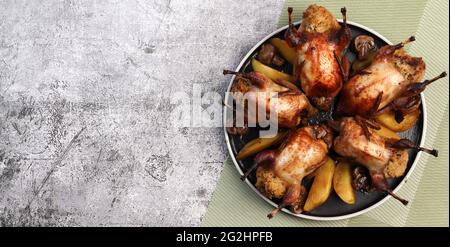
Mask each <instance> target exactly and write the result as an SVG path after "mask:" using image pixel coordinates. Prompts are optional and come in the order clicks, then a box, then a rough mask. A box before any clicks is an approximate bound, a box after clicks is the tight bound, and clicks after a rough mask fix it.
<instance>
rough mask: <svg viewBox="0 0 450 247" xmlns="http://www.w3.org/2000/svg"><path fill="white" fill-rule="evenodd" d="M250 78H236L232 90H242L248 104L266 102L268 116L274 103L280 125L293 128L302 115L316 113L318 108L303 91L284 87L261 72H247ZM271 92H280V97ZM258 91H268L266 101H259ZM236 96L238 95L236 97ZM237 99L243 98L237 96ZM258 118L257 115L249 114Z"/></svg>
mask: <svg viewBox="0 0 450 247" xmlns="http://www.w3.org/2000/svg"><path fill="white" fill-rule="evenodd" d="M247 77H248V78H249V79H245V78H239V77H237V79H236V80H235V82H234V84H233V87H232V92H241V93H243V95H242V96H243V97H244V98H245V100H247V104H248V105H250V104H253V105H254V106H258V104H264V105H265V107H266V116H269V113H270V104H271V103H272V110H275V112H276V113H277V117H278V126H280V127H285V128H291V127H295V126H297V125H298V124H300V121H301V119H302V117H306V116H311V115H314V114H315V113H316V109H314V107H312V106H311V104H310V103H309V100H308V98H307V97H306V95H305V94H303V93H302V92H301V91H293V90H290V89H288V88H286V87H283V86H281V85H279V84H277V83H275V82H274V81H272V80H271V79H270V78H268V77H267V76H265V75H264V74H262V73H259V72H255V71H254V72H250V73H249V74H247ZM270 92H273V93H278V97H276V98H272V97H270V94H269V93H270ZM258 93H267V98H266V99H265V101H264V102H260V101H261V100H259V101H258ZM235 98H236V97H235ZM236 100H237V101H240V100H242V99H239V98H236ZM248 114H250V115H257V114H256V113H252V112H250V111H249V112H248ZM249 117H254V118H256V119H258V118H257V116H249Z"/></svg>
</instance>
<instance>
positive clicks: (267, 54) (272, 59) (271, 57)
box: [257, 44, 285, 66]
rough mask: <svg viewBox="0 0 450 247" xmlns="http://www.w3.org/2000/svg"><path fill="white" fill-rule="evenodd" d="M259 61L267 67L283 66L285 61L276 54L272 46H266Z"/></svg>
mask: <svg viewBox="0 0 450 247" xmlns="http://www.w3.org/2000/svg"><path fill="white" fill-rule="evenodd" d="M257 59H258V60H259V61H260V62H261V63H263V64H265V65H269V66H270V65H272V64H273V65H275V66H282V65H283V64H284V62H285V61H284V59H283V58H281V57H279V56H278V55H277V54H276V49H275V47H274V46H273V45H271V44H264V45H262V46H261V50H259V53H258V57H257Z"/></svg>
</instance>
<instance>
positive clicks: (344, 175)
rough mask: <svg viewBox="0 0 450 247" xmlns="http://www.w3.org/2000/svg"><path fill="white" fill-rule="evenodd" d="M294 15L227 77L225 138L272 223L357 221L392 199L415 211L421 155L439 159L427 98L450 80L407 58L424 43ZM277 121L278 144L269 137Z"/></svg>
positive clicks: (318, 15)
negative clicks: (289, 219)
mask: <svg viewBox="0 0 450 247" xmlns="http://www.w3.org/2000/svg"><path fill="white" fill-rule="evenodd" d="M293 11H294V10H293V9H292V8H288V14H289V25H288V26H286V27H284V28H281V29H279V30H277V31H275V32H274V33H272V34H270V35H269V36H267V37H266V38H265V39H263V40H262V41H261V42H260V43H258V44H257V45H256V46H255V47H254V48H253V49H252V50H251V51H250V52H249V53H248V54H247V56H246V57H245V58H244V59H243V60H242V62H241V64H240V65H239V66H238V68H237V69H236V70H224V74H225V75H231V76H232V78H231V82H230V86H229V88H228V91H229V92H230V93H231V94H230V95H229V96H227V99H226V101H225V110H226V111H230V112H231V113H232V114H225V119H224V122H225V123H227V126H226V127H225V130H226V134H225V135H226V141H227V145H228V148H229V151H230V154H231V156H232V160H233V162H234V163H235V165H236V167H237V169H238V170H239V172H240V173H241V175H242V176H241V179H242V180H244V181H246V183H247V184H249V185H250V186H251V187H252V188H253V189H254V190H255V192H256V193H258V194H259V195H260V196H261V197H262V198H264V200H266V201H267V202H269V203H270V204H272V205H273V206H274V209H273V211H272V212H270V213H269V214H268V217H269V218H272V217H274V216H275V215H276V214H277V213H278V212H279V211H281V210H282V211H285V212H287V213H290V214H293V215H296V216H299V217H302V218H308V219H317V220H330V219H331V220H333V219H342V218H348V217H352V216H355V215H358V214H361V213H364V212H367V211H368V210H370V209H372V208H374V207H376V206H378V205H380V204H382V203H383V202H384V201H386V200H387V199H388V198H389V197H393V198H395V199H396V200H398V201H399V202H401V204H404V205H407V204H408V198H402V197H400V196H399V195H398V194H397V191H398V189H399V188H400V186H401V184H403V183H404V182H405V181H406V179H407V177H408V176H409V175H410V174H411V172H413V170H414V166H415V163H416V162H417V160H418V157H419V155H420V153H422V152H424V153H427V154H429V155H433V156H437V155H438V152H437V150H434V149H430V148H425V147H422V146H423V143H424V132H425V129H426V120H427V119H426V108H425V103H424V99H423V97H422V95H421V93H422V92H423V91H424V90H425V89H426V88H427V87H428V86H432V85H430V84H432V83H434V82H436V81H438V80H439V79H440V78H443V77H445V76H446V73H445V72H443V73H441V74H439V75H436V76H435V77H433V78H424V77H425V71H426V63H425V60H424V59H423V58H422V57H419V56H416V55H413V54H409V53H408V52H407V51H406V50H405V48H404V47H405V46H407V45H408V44H409V43H411V42H414V41H415V38H414V36H411V37H406V38H405V40H404V41H399V42H397V43H395V44H392V43H391V42H389V41H388V40H387V39H386V38H384V37H383V36H382V35H380V34H378V33H377V32H375V31H373V30H371V29H369V28H367V27H364V26H362V25H359V24H357V23H353V22H351V21H348V20H347V17H346V14H347V10H346V9H345V8H342V9H341V13H342V20H338V19H336V17H335V16H333V14H332V13H331V12H330V11H329V10H327V9H326V8H325V7H322V6H318V5H311V6H309V7H308V8H307V9H306V10H304V12H303V16H302V20H301V22H296V23H294V22H293V20H292V13H293ZM261 93H264V94H265V95H266V96H264V97H263V98H261V97H260V95H261ZM274 93H275V94H276V97H273V96H269V95H272V94H274ZM237 106H242V109H243V111H236V108H237ZM250 106H255V107H256V108H258V109H264V112H263V113H264V114H261V112H255V111H254V110H251V108H252V107H250ZM238 112H242V116H238V115H239V114H238ZM271 113H274V114H275V116H276V117H275V118H274V119H268V118H267V115H270V114H271ZM264 116H266V117H264ZM238 119H241V120H242V121H241V122H242V123H243V124H241V125H238V124H236V123H237V122H239V121H238ZM267 121H269V124H273V125H276V126H277V133H276V134H274V135H272V136H262V135H261V133H262V131H261V130H263V129H267V126H266V125H267V124H266V122H267ZM229 123H231V124H229ZM252 123H253V124H252ZM401 204H400V206H401Z"/></svg>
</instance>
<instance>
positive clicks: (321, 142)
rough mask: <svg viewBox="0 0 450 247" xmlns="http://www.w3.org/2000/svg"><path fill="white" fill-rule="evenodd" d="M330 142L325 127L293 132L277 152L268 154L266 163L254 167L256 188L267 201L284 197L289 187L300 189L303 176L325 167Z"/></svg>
mask: <svg viewBox="0 0 450 247" xmlns="http://www.w3.org/2000/svg"><path fill="white" fill-rule="evenodd" d="M332 138H333V137H332V133H331V130H330V129H329V128H328V127H325V126H318V125H316V126H308V127H303V128H299V129H297V130H295V131H293V132H292V133H291V134H290V135H289V137H288V139H287V140H286V141H285V142H284V143H283V145H281V147H280V148H279V149H278V150H276V151H275V150H274V151H271V152H269V153H268V154H269V155H268V156H267V157H269V158H266V160H268V159H270V160H271V161H270V163H269V164H267V165H265V166H260V167H258V170H257V182H256V184H257V188H258V189H259V190H260V191H261V192H262V193H264V194H265V195H266V196H268V197H269V198H272V197H275V198H281V197H283V196H285V193H286V192H287V190H288V188H289V187H292V186H294V187H296V186H298V185H300V184H301V181H302V179H303V178H304V177H305V176H307V175H308V174H310V173H311V172H313V171H314V170H315V169H317V168H318V167H320V166H321V165H322V164H324V163H325V161H326V160H327V154H328V150H329V147H330V146H331V143H332ZM266 153H267V152H266ZM297 199H298V198H297ZM297 199H292V200H294V201H295V200H297Z"/></svg>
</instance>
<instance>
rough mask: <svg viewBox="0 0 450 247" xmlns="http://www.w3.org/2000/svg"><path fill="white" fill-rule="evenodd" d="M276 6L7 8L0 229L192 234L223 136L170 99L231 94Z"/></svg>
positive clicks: (0, 39) (1, 9) (178, 0)
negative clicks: (236, 72)
mask: <svg viewBox="0 0 450 247" xmlns="http://www.w3.org/2000/svg"><path fill="white" fill-rule="evenodd" d="M281 8H282V1H281V0H279V1H254V0H251V1H250V0H249V1H242V0H240V1H232V0H226V1H214V2H212V1H211V2H209V1H208V2H207V1H201V0H191V1H183V0H167V1H157V0H153V1H152V0H150V1H143V0H133V1H112V0H105V1H90V0H86V1H81V0H66V1H58V0H46V1H9V0H0V225H2V226H11V225H15V226H28V225H31V226H38V225H44V226H54V225H56V226H79V225H81V226H102V225H107V226H115V225H131V226H135V225H145V226H157V225H162V226H196V225H199V223H200V222H201V218H202V216H203V215H204V213H205V211H206V208H207V205H208V202H209V200H210V198H211V195H212V193H213V191H214V188H215V185H216V182H217V179H218V177H219V174H220V171H221V169H222V162H223V161H224V159H225V158H226V156H227V152H226V148H225V143H224V139H223V133H222V129H221V128H175V127H174V126H173V124H172V123H171V122H170V118H169V115H170V112H171V111H172V110H173V107H174V106H173V105H170V96H171V95H172V94H173V93H174V92H177V91H183V92H187V93H191V91H192V85H193V84H194V83H199V84H201V85H202V86H203V89H204V90H205V91H216V92H220V93H221V94H222V93H223V92H224V90H225V86H226V84H227V82H228V78H225V77H223V75H222V74H221V70H222V69H223V68H235V67H236V66H237V64H238V63H239V61H240V59H241V58H242V57H243V56H244V55H245V53H247V51H248V50H249V49H250V48H251V47H252V46H253V45H254V44H255V43H256V42H257V41H258V40H260V39H261V38H263V37H264V36H266V35H267V34H268V33H270V32H271V31H273V30H275V28H276V24H277V21H278V17H279V15H280V13H281Z"/></svg>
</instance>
